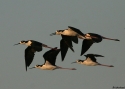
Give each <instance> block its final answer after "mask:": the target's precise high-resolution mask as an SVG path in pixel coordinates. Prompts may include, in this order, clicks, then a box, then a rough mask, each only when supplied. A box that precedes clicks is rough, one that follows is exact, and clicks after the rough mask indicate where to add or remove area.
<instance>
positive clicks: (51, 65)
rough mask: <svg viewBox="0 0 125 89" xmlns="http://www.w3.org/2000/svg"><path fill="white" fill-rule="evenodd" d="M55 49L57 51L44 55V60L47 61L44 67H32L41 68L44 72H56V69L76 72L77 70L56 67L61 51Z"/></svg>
mask: <svg viewBox="0 0 125 89" xmlns="http://www.w3.org/2000/svg"><path fill="white" fill-rule="evenodd" d="M55 49H56V50H53V49H51V50H49V51H47V52H46V53H45V54H44V55H43V58H44V60H45V62H44V64H43V65H36V66H35V67H32V68H39V69H42V70H55V69H68V70H76V69H75V68H62V67H59V66H56V65H55V62H56V57H57V55H58V53H59V52H60V49H57V47H56V48H55ZM32 68H30V69H32Z"/></svg>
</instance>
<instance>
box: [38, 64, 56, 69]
mask: <svg viewBox="0 0 125 89" xmlns="http://www.w3.org/2000/svg"><path fill="white" fill-rule="evenodd" d="M40 69H42V70H54V69H56V66H53V65H43V66H42V67H41V68H40Z"/></svg>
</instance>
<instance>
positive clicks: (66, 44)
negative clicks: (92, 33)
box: [60, 35, 74, 61]
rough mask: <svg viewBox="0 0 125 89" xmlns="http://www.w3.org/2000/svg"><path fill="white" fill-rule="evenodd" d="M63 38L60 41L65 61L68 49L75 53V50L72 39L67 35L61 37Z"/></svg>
mask: <svg viewBox="0 0 125 89" xmlns="http://www.w3.org/2000/svg"><path fill="white" fill-rule="evenodd" d="M61 36H62V39H61V40H60V49H61V57H62V61H63V60H64V58H65V56H66V53H67V51H68V48H70V49H71V50H72V51H73V52H74V49H73V45H72V40H71V38H70V37H69V36H65V35H61Z"/></svg>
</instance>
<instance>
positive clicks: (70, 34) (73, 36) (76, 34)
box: [50, 26, 96, 44]
mask: <svg viewBox="0 0 125 89" xmlns="http://www.w3.org/2000/svg"><path fill="white" fill-rule="evenodd" d="M50 35H51V36H52V35H63V36H67V38H65V39H68V38H69V39H70V40H71V41H73V42H74V43H76V44H77V43H78V38H80V39H88V38H90V37H87V35H86V36H85V34H84V33H82V32H81V31H80V30H79V29H77V28H74V27H71V26H68V29H65V30H57V31H56V32H54V33H52V34H50ZM91 38H95V39H96V37H94V36H91Z"/></svg>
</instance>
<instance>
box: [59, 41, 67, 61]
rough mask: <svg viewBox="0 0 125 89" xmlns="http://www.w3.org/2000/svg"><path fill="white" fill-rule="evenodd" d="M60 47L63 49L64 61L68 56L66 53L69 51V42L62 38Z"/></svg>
mask: <svg viewBox="0 0 125 89" xmlns="http://www.w3.org/2000/svg"><path fill="white" fill-rule="evenodd" d="M60 49H61V57H62V61H63V60H64V58H65V56H66V53H67V51H68V46H67V44H66V43H65V40H64V39H62V40H61V41H60Z"/></svg>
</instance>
